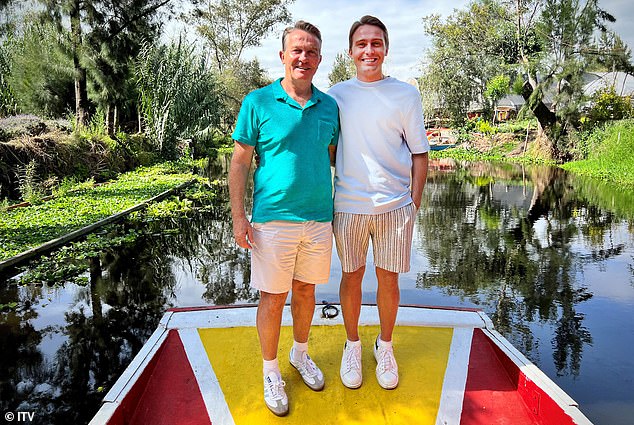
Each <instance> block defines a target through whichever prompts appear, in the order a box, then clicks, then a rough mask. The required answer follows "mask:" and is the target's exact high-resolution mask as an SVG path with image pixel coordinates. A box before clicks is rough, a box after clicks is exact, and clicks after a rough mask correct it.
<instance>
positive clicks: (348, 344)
mask: <svg viewBox="0 0 634 425" xmlns="http://www.w3.org/2000/svg"><path fill="white" fill-rule="evenodd" d="M348 347H350V348H352V347H361V340H360V339H358V340H356V341H350V340H349V339H346V348H348Z"/></svg>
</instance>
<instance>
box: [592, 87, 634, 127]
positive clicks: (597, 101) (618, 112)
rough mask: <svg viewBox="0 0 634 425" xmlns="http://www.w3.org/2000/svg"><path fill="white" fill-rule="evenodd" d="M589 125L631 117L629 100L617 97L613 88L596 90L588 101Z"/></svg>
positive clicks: (628, 98)
mask: <svg viewBox="0 0 634 425" xmlns="http://www.w3.org/2000/svg"><path fill="white" fill-rule="evenodd" d="M590 102H591V104H592V107H591V109H590V111H589V112H588V116H587V117H588V119H589V121H590V122H589V124H596V123H597V122H601V121H609V120H620V119H623V118H629V117H631V116H632V112H633V111H632V102H631V98H630V97H629V96H628V97H622V96H619V95H618V94H617V93H616V90H615V88H614V86H610V87H604V88H602V89H599V90H597V91H596V92H595V93H594V94H593V95H592V98H591V99H590Z"/></svg>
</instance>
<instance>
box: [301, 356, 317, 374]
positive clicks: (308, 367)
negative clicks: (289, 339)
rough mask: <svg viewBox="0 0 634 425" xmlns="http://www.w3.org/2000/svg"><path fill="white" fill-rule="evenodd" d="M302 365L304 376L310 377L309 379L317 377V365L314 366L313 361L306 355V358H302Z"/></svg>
mask: <svg viewBox="0 0 634 425" xmlns="http://www.w3.org/2000/svg"><path fill="white" fill-rule="evenodd" d="M303 365H304V370H305V371H306V374H307V375H308V376H311V377H313V376H317V365H316V364H315V362H314V361H313V359H311V358H310V356H309V355H308V354H306V357H304V361H303Z"/></svg>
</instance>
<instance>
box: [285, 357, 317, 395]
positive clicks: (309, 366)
mask: <svg viewBox="0 0 634 425" xmlns="http://www.w3.org/2000/svg"><path fill="white" fill-rule="evenodd" d="M294 354H295V347H293V348H291V352H290V353H289V354H288V360H289V361H290V362H291V365H293V367H294V368H295V369H297V371H298V372H299V374H300V375H302V379H303V380H304V383H305V384H306V385H308V388H310V389H311V390H314V391H321V390H322V389H323V388H324V374H323V373H322V372H321V370H320V369H319V368H318V367H317V365H316V364H315V362H314V361H313V359H311V358H310V356H309V355H308V353H307V352H305V351H303V352H302V353H301V355H300V360H299V361H295V360H293V358H294V357H295V356H294Z"/></svg>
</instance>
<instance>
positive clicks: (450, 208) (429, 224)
mask: <svg viewBox="0 0 634 425" xmlns="http://www.w3.org/2000/svg"><path fill="white" fill-rule="evenodd" d="M527 176H528V177H527ZM426 193H427V196H428V197H429V200H428V203H429V205H428V206H427V207H426V208H424V209H423V211H422V213H421V214H419V217H418V219H419V226H418V227H417V228H418V231H419V232H420V235H419V236H420V238H419V240H420V241H421V242H420V247H419V248H420V249H421V250H423V251H424V252H425V253H426V255H427V256H428V258H429V262H430V270H429V271H426V272H421V273H419V276H418V285H419V286H420V287H432V286H435V287H440V288H443V290H444V291H445V292H446V293H448V294H451V295H459V296H464V297H468V298H470V299H471V300H472V301H473V302H475V303H477V304H482V301H483V299H484V301H485V302H486V303H487V305H488V306H489V307H488V309H490V311H489V312H490V314H491V316H492V320H493V321H494V324H495V326H496V328H497V329H498V330H499V331H500V332H501V333H503V334H505V335H506V336H507V337H508V338H509V339H510V340H511V341H512V342H513V343H514V345H516V346H517V347H518V348H519V349H520V350H521V351H523V352H524V353H526V354H527V355H528V356H529V357H530V356H531V354H532V353H533V352H534V351H535V350H536V348H537V347H536V340H535V338H534V337H533V335H532V333H531V328H530V325H531V323H533V322H535V321H536V319H538V320H539V321H540V322H548V323H551V325H552V326H554V328H555V332H554V334H555V336H554V338H553V341H552V343H553V346H554V354H553V357H554V363H555V366H556V368H557V371H558V373H560V374H573V375H577V374H578V373H579V367H580V364H581V358H582V353H583V347H584V345H585V344H590V343H592V337H591V335H590V334H589V332H588V330H587V329H586V328H585V327H584V326H583V316H582V315H580V314H577V313H576V311H575V307H576V306H577V305H578V304H579V303H581V302H583V301H584V300H587V299H588V298H590V297H591V296H592V294H590V293H589V292H588V291H587V288H584V287H577V288H575V287H574V284H575V274H576V273H577V272H578V271H579V270H578V268H579V267H581V266H582V263H581V262H580V261H579V258H577V257H576V255H575V254H574V252H573V251H572V250H571V245H572V243H573V241H574V239H575V238H576V237H577V236H578V235H579V233H583V231H584V229H580V228H579V227H578V224H577V222H576V221H575V220H574V219H573V215H574V214H573V213H575V214H577V213H578V211H579V210H580V209H582V208H584V205H583V203H582V201H579V200H577V198H576V197H575V196H573V195H574V194H573V193H571V185H570V182H569V181H568V180H567V176H566V175H564V173H562V172H561V170H558V169H555V168H550V167H533V168H531V169H529V170H528V173H527V172H526V170H524V169H522V167H521V166H515V167H513V166H506V167H504V168H500V169H495V168H494V167H491V166H490V164H484V165H482V164H475V165H473V166H471V165H467V166H464V167H461V168H460V169H459V170H458V171H457V172H456V173H454V174H450V175H443V174H434V173H431V174H430V178H429V179H428V183H427V188H426ZM584 211H585V212H586V214H588V215H589V216H588V217H587V219H588V220H587V221H586V223H593V222H594V220H595V219H596V218H598V217H599V215H600V211H598V210H597V209H594V210H593V209H591V208H585V210H584ZM601 223H602V226H599V228H598V229H597V227H594V229H593V232H597V230H598V231H599V232H600V233H604V232H605V231H606V230H607V229H609V227H610V224H609V223H607V222H606V221H601ZM588 225H590V224H588Z"/></svg>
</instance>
